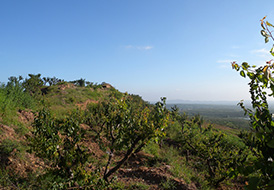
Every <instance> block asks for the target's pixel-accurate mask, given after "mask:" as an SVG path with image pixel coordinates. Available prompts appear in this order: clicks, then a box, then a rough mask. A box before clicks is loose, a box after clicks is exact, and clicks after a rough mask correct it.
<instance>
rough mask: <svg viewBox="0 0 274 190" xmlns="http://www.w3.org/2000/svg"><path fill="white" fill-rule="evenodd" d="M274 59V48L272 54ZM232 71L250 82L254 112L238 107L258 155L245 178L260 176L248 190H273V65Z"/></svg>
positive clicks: (266, 30) (265, 26) (267, 31)
mask: <svg viewBox="0 0 274 190" xmlns="http://www.w3.org/2000/svg"><path fill="white" fill-rule="evenodd" d="M265 18H266V17H264V18H263V19H262V20H261V26H262V30H261V34H262V35H263V37H264V38H265V42H266V43H268V42H269V39H272V40H274V38H273V36H272V33H271V31H270V29H269V28H270V27H274V26H273V25H272V24H270V23H269V22H268V21H265ZM270 53H271V54H272V55H273V56H274V45H273V47H272V49H271V50H270ZM232 68H233V69H235V70H237V71H239V72H240V75H241V76H242V77H248V78H249V79H250V82H249V87H250V90H249V92H250V94H251V103H252V107H253V109H247V108H246V107H245V106H244V104H243V102H240V103H239V105H240V106H241V107H242V109H243V110H244V111H245V114H247V115H248V116H249V118H250V123H251V131H250V132H249V135H245V137H247V138H248V140H247V139H245V140H246V141H248V144H249V146H251V149H252V150H253V152H254V154H255V155H256V159H255V160H253V161H252V162H250V163H247V164H246V167H245V172H244V173H245V174H250V172H255V173H257V175H256V176H255V177H252V178H250V181H249V185H248V187H249V188H250V189H254V188H259V189H265V188H266V189H273V188H274V162H273V159H274V120H273V114H272V113H271V112H270V110H269V105H268V98H269V97H274V78H273V77H272V74H273V73H274V63H273V61H272V60H270V61H268V62H266V64H265V65H264V66H260V67H256V66H250V65H249V64H248V63H246V62H244V63H242V65H238V64H237V63H236V62H233V63H232Z"/></svg>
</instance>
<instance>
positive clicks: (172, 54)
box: [0, 0, 274, 101]
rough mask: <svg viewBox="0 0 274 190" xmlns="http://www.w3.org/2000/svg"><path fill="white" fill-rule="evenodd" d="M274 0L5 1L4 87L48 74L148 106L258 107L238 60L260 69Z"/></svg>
mask: <svg viewBox="0 0 274 190" xmlns="http://www.w3.org/2000/svg"><path fill="white" fill-rule="evenodd" d="M266 15H267V20H269V21H270V22H272V23H274V1H273V0H265V1H261V0H222V1H220V0H207V1H205V0H81V1H76V0H57V1H56V0H44V1H42V0H24V1H22V0H9V1H7V0H3V1H0V24H1V25H0V66H1V67H0V81H1V82H7V79H8V77H10V76H19V75H22V76H23V77H27V74H29V73H31V74H37V73H41V74H42V76H45V77H53V76H55V77H57V78H61V79H64V80H66V81H70V80H76V79H80V78H84V79H86V80H87V81H91V82H97V83H101V82H108V83H110V84H112V85H113V86H114V87H115V88H117V89H118V90H120V91H122V92H126V91H127V92H129V93H131V94H138V95H140V96H142V97H143V99H145V100H147V101H154V100H159V98H160V97H163V96H165V97H167V98H168V100H174V99H181V100H194V101H196V100H199V101H209V100H211V101H212V100H213V101H214V100H215V101H223V100H228V101H230V100H234V101H235V100H236V101H239V100H241V99H245V100H248V99H249V93H248V86H247V82H248V80H246V79H244V78H242V77H240V75H239V73H237V72H236V71H234V70H232V69H231V65H230V62H231V61H237V62H238V63H241V62H243V61H247V62H249V63H250V64H256V65H260V64H263V63H264V62H265V61H267V60H270V59H271V56H270V55H269V53H268V52H269V50H270V49H271V46H272V42H271V43H270V44H265V43H264V39H263V37H262V36H261V35H260V29H261V28H260V19H261V18H263V17H264V16H266Z"/></svg>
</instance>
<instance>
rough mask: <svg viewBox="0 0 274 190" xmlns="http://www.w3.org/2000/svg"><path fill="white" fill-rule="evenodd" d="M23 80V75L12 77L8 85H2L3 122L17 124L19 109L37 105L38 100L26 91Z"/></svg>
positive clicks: (0, 100)
mask: <svg viewBox="0 0 274 190" xmlns="http://www.w3.org/2000/svg"><path fill="white" fill-rule="evenodd" d="M22 80H23V78H22V77H21V76H19V77H10V78H9V81H8V83H7V84H6V85H5V84H2V85H1V86H0V118H1V117H2V121H3V123H6V124H16V122H17V118H16V116H17V113H16V112H17V111H18V110H20V109H21V110H24V109H33V108H34V107H35V105H36V100H35V99H34V98H33V97H31V96H30V94H29V93H27V92H25V90H24V87H23V82H22Z"/></svg>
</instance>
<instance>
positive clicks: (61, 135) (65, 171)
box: [28, 109, 96, 189]
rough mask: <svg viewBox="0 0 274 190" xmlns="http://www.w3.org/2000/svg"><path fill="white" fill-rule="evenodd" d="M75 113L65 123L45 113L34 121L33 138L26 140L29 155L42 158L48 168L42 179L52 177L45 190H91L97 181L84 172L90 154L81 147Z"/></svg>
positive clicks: (78, 120) (40, 114) (78, 125)
mask: <svg viewBox="0 0 274 190" xmlns="http://www.w3.org/2000/svg"><path fill="white" fill-rule="evenodd" d="M79 118H80V116H79V113H78V112H75V113H73V114H71V115H70V116H68V117H66V118H65V119H62V120H58V119H56V118H54V117H53V116H52V115H51V113H50V112H49V111H47V110H45V109H44V110H41V111H40V112H39V113H38V114H37V116H36V117H35V120H34V123H33V131H32V136H30V137H29V139H28V140H29V145H30V147H31V151H34V152H35V154H36V155H37V156H39V157H40V158H43V159H44V160H45V162H46V163H47V164H48V165H49V166H50V167H49V168H48V172H47V173H46V174H45V175H43V176H41V178H42V179H43V178H46V177H47V176H48V175H51V176H53V179H52V180H54V181H49V182H47V183H49V184H48V187H47V188H53V189H54V187H53V186H55V188H56V189H67V188H69V187H70V188H72V189H76V188H77V189H83V188H85V189H93V188H92V187H93V185H94V184H93V183H94V180H96V178H94V174H90V173H88V172H87V171H86V170H85V164H86V162H87V160H88V157H89V154H88V152H87V150H86V148H85V147H84V146H83V145H82V144H81V139H82V138H83V135H84V131H83V130H82V129H81V128H80V119H79Z"/></svg>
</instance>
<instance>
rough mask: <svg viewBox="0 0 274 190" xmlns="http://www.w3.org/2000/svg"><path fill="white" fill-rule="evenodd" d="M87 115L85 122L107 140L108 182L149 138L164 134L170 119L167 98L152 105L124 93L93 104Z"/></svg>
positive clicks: (106, 169)
mask: <svg viewBox="0 0 274 190" xmlns="http://www.w3.org/2000/svg"><path fill="white" fill-rule="evenodd" d="M85 115H86V116H85V118H86V119H85V123H86V124H88V125H89V126H90V127H91V129H94V130H96V132H97V134H98V137H99V139H102V137H104V138H105V139H107V145H106V146H107V147H108V157H109V158H108V162H107V165H106V167H105V172H104V179H105V180H106V181H107V180H108V177H110V176H111V175H112V174H113V173H114V172H116V171H117V170H118V169H119V168H120V167H121V166H122V164H123V163H124V162H125V161H126V160H127V159H128V157H129V156H130V155H131V154H132V153H133V152H136V151H139V150H140V149H141V148H142V147H143V146H144V145H145V144H146V143H147V142H148V141H149V140H151V139H157V138H159V137H161V136H162V135H163V134H164V133H163V129H164V128H165V126H166V122H167V110H166V108H165V99H164V98H163V99H162V102H158V103H157V104H156V105H155V106H154V107H152V108H150V107H142V106H139V107H138V106H136V105H134V103H133V102H131V100H130V98H128V96H127V95H125V96H124V97H122V98H121V99H119V100H117V99H115V98H113V99H112V100H111V101H109V102H100V103H98V104H96V105H93V106H90V107H89V109H88V111H87V112H86V113H85ZM96 127H98V128H97V129H96ZM121 150H125V154H124V157H123V158H122V159H121V160H120V161H119V162H117V163H116V165H115V166H114V167H112V168H111V169H109V167H110V165H111V163H112V159H113V157H114V155H115V154H116V152H117V151H121Z"/></svg>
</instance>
